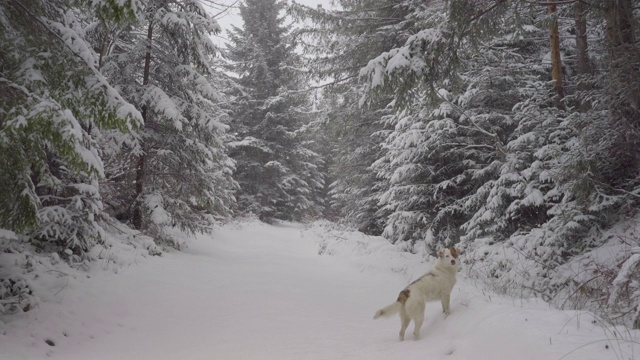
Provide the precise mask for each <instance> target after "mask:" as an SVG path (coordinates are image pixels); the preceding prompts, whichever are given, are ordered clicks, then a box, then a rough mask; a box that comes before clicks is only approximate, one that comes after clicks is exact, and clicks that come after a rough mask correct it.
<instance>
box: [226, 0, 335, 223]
mask: <svg viewBox="0 0 640 360" xmlns="http://www.w3.org/2000/svg"><path fill="white" fill-rule="evenodd" d="M284 5H285V3H284V2H282V1H277V0H247V1H245V2H244V3H243V4H242V5H241V6H240V15H241V16H242V19H243V21H244V27H243V28H242V29H240V28H237V27H236V28H234V29H233V31H232V33H231V35H230V39H231V44H230V45H229V51H228V55H229V59H230V61H231V62H232V63H231V65H230V70H231V71H233V72H234V73H236V74H237V75H238V84H239V85H240V87H241V93H240V94H238V95H237V97H236V99H235V103H234V105H233V114H232V122H231V127H232V131H233V134H234V135H235V137H236V141H234V142H232V143H231V144H230V146H231V149H232V151H231V156H232V157H233V158H234V160H235V161H236V162H237V171H236V173H235V179H236V180H237V181H238V182H239V184H240V187H241V188H240V190H239V192H238V196H237V198H238V205H239V207H240V210H241V211H244V212H251V213H254V214H256V215H258V216H259V217H260V219H262V220H265V221H268V220H270V219H272V218H276V219H286V220H302V219H305V218H308V217H312V216H316V215H317V214H319V213H320V212H321V211H322V199H321V196H320V195H321V193H322V188H323V176H322V174H321V172H320V168H319V166H320V163H321V159H320V158H319V156H318V155H317V154H316V153H315V152H313V151H311V150H310V148H309V146H308V144H306V143H305V141H306V140H305V138H304V136H303V134H302V133H301V127H302V125H303V124H304V122H305V121H304V117H303V115H302V113H301V109H303V108H304V107H305V106H306V105H307V104H308V98H307V95H306V94H305V93H304V92H302V90H303V89H304V87H305V86H307V85H308V84H307V82H306V81H305V80H304V75H305V74H304V72H302V71H301V69H300V67H301V62H300V58H299V56H298V55H297V54H296V53H295V52H294V50H295V46H296V44H295V42H293V39H292V38H291V37H290V36H289V34H288V31H287V30H286V29H285V26H284V17H283V16H282V14H281V11H282V10H283V8H284Z"/></svg>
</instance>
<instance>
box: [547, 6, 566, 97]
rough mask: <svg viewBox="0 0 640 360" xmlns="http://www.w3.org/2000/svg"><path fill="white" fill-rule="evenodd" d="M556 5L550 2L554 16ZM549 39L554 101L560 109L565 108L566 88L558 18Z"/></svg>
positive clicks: (549, 9)
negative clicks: (563, 76)
mask: <svg viewBox="0 0 640 360" xmlns="http://www.w3.org/2000/svg"><path fill="white" fill-rule="evenodd" d="M556 10H557V9H556V5H555V4H549V5H548V7H547V12H548V14H549V15H551V16H553V15H554V14H555V12H556ZM549 41H550V47H551V78H552V79H553V90H554V92H555V96H554V103H555V105H556V107H557V108H558V109H562V110H564V109H565V106H564V103H563V99H564V88H563V81H562V59H561V58H560V34H559V31H558V20H557V19H553V22H552V23H551V27H550V29H549Z"/></svg>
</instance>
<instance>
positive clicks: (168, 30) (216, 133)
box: [102, 0, 236, 242]
mask: <svg viewBox="0 0 640 360" xmlns="http://www.w3.org/2000/svg"><path fill="white" fill-rule="evenodd" d="M142 11H143V12H144V18H143V19H144V20H139V21H137V22H134V23H131V24H127V25H126V26H125V27H124V28H123V29H121V30H119V31H118V32H117V33H118V37H117V38H116V37H114V38H112V39H111V42H112V45H111V46H108V48H110V49H111V51H110V52H109V53H107V54H104V55H105V56H104V60H103V66H102V69H103V71H104V72H105V73H106V74H107V75H108V76H109V79H110V80H111V82H112V83H113V84H115V86H116V88H117V89H118V90H119V91H120V92H121V93H122V94H123V95H124V96H125V98H127V99H128V100H129V101H130V102H131V103H133V104H135V105H136V107H137V108H138V109H139V110H140V112H141V113H142V117H143V119H144V124H143V126H142V128H141V129H140V131H137V132H135V133H133V134H132V135H131V136H130V137H122V138H120V139H119V142H120V144H121V146H120V147H118V148H115V149H110V150H111V151H110V153H109V155H110V156H109V159H108V165H109V173H108V177H109V182H108V189H107V190H108V196H107V203H108V204H109V205H110V211H111V212H112V213H113V214H114V215H115V216H116V217H117V218H119V219H121V220H124V221H130V222H131V224H132V225H133V226H134V227H136V228H138V229H141V230H144V231H146V232H147V233H149V234H152V235H155V236H156V237H160V238H162V237H165V235H164V234H163V232H162V227H163V226H177V227H179V228H181V229H183V230H186V231H190V232H196V231H198V232H200V231H207V230H208V229H209V228H210V225H211V224H212V222H214V221H215V220H216V219H218V218H221V217H225V216H228V215H229V214H230V213H231V209H232V207H233V204H234V198H233V190H234V189H235V186H236V184H235V182H234V181H233V179H232V177H231V175H232V171H233V166H234V165H233V162H232V161H231V160H230V159H229V158H228V156H227V154H226V149H225V145H224V143H225V141H226V135H225V132H226V130H227V125H225V122H226V114H225V113H224V111H223V110H222V109H221V108H220V106H219V105H218V104H219V103H220V102H222V101H223V99H224V96H223V95H222V92H221V91H219V90H218V89H215V88H214V87H213V86H212V80H211V79H212V78H214V77H216V76H221V75H220V74H218V73H216V71H214V69H213V66H212V65H213V63H212V59H213V57H214V56H215V55H216V53H217V48H216V47H215V46H214V44H213V43H212V42H211V39H210V38H209V35H211V34H214V33H216V32H218V31H219V27H218V24H217V23H216V21H215V20H214V19H211V18H210V17H209V15H208V14H207V12H206V11H205V8H204V7H203V5H202V4H201V2H199V1H181V0H175V1H173V0H154V1H149V2H147V3H146V6H145V7H144V8H143V9H142ZM135 141H139V142H140V143H141V147H140V148H135V147H132V146H129V145H128V144H130V143H133V142H135ZM166 240H168V241H169V242H171V241H172V240H171V239H168V238H167V239H166Z"/></svg>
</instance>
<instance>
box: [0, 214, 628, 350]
mask: <svg viewBox="0 0 640 360" xmlns="http://www.w3.org/2000/svg"><path fill="white" fill-rule="evenodd" d="M185 241H186V242H187V243H188V247H187V248H186V249H185V250H183V251H181V252H172V253H164V254H163V255H162V256H159V257H158V256H146V257H140V256H135V255H132V260H131V261H129V263H127V262H118V261H116V262H115V263H114V262H108V261H106V260H105V261H99V262H97V263H94V266H93V268H92V269H91V270H89V271H88V272H83V271H81V270H79V271H76V272H74V273H66V274H61V275H60V276H57V277H56V279H58V281H57V282H54V283H50V282H47V283H48V284H50V287H51V288H50V289H49V291H50V292H51V296H49V297H45V299H44V300H42V301H41V302H40V304H39V306H38V307H37V308H36V309H34V310H32V311H29V312H27V313H24V314H20V315H16V316H13V317H8V318H5V319H4V323H3V322H1V321H0V359H11V360H14V359H15V360H17V359H68V360H71V359H82V360H85V359H136V360H144V359H150V360H151V359H153V360H159V359H207V360H210V359H265V360H268V359H277V360H282V359H368V360H375V359H383V360H389V359H430V360H438V359H450V360H454V359H474V360H482V359H487V360H512V359H531V360H551V359H580V360H588V359H594V360H606V359H640V345H639V342H640V333H639V332H637V331H636V332H631V331H628V330H624V329H622V328H617V329H614V328H610V327H604V326H603V324H601V323H600V322H599V321H597V320H596V319H594V318H593V317H592V316H590V315H589V314H587V313H582V312H576V311H559V310H556V309H553V308H550V307H549V306H548V305H546V304H545V303H543V302H541V301H537V300H532V301H525V300H520V299H512V298H505V297H501V296H497V295H495V294H490V293H489V292H487V291H486V290H483V289H482V288H481V287H480V286H479V285H478V284H474V283H473V282H472V281H470V280H466V279H465V278H464V276H462V274H463V273H464V271H462V272H461V276H460V278H459V281H458V285H457V286H456V288H454V293H453V296H452V301H451V304H452V314H451V315H450V316H448V317H447V318H445V316H444V315H443V314H442V313H441V308H440V305H439V304H437V303H433V304H429V305H428V306H427V315H426V317H427V319H426V321H425V325H423V330H422V338H421V339H420V340H418V341H414V340H412V339H411V336H408V339H409V340H406V341H404V342H399V341H398V339H397V333H398V330H399V320H398V319H379V320H375V321H374V320H373V319H372V317H373V314H374V312H375V311H376V310H377V309H378V308H380V307H383V306H385V305H387V304H389V303H391V302H393V301H394V300H395V298H396V296H397V293H398V292H399V291H400V290H401V289H402V288H403V287H404V286H405V285H406V284H408V283H409V282H410V281H411V280H412V279H415V278H417V277H418V276H420V275H421V274H422V273H423V272H424V271H426V270H427V269H428V267H429V264H430V262H431V261H432V260H433V259H432V258H429V257H427V256H425V255H424V254H410V253H407V252H403V251H401V250H400V249H399V248H398V247H396V246H392V245H390V244H388V243H387V242H386V241H384V240H383V239H381V238H374V237H367V236H364V235H362V234H359V233H352V232H344V231H338V230H336V229H332V228H331V227H330V226H313V227H310V228H305V227H302V226H298V225H295V224H282V225H276V226H270V225H265V224H259V223H256V222H249V223H233V224H229V225H226V226H225V227H223V228H221V229H219V230H217V231H215V232H214V234H212V235H208V236H199V237H197V238H191V239H185ZM100 264H101V265H102V266H96V265H100ZM52 269H53V268H52ZM105 269H106V271H105ZM53 272H54V273H55V271H53ZM41 291H44V289H41ZM411 326H413V324H412V325H411ZM411 330H412V327H410V331H411ZM47 340H49V342H50V343H51V344H53V345H54V346H51V345H49V344H47V343H46V341H47Z"/></svg>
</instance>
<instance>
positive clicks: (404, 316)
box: [399, 306, 411, 341]
mask: <svg viewBox="0 0 640 360" xmlns="http://www.w3.org/2000/svg"><path fill="white" fill-rule="evenodd" d="M400 321H401V322H402V324H401V325H400V336H399V338H400V341H403V340H404V332H405V331H407V328H408V327H409V323H410V322H411V318H410V317H409V315H407V311H406V310H405V309H404V306H403V307H402V309H400Z"/></svg>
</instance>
